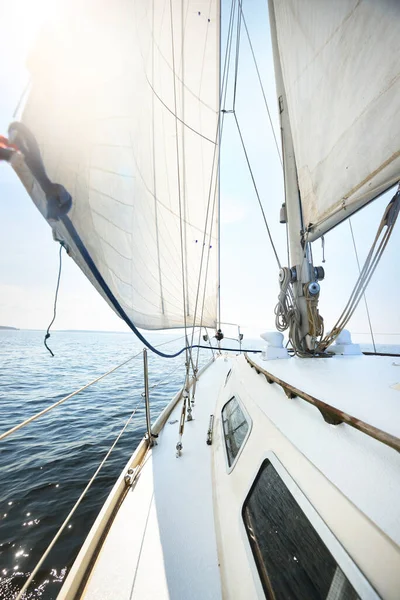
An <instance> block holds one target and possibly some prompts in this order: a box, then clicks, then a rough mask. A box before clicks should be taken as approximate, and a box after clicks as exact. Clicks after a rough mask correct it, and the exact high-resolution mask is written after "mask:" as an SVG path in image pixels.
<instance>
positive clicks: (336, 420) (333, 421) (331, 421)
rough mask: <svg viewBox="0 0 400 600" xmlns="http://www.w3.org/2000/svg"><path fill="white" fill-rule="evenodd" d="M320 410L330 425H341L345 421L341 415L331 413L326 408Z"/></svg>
mask: <svg viewBox="0 0 400 600" xmlns="http://www.w3.org/2000/svg"><path fill="white" fill-rule="evenodd" d="M318 410H319V412H320V413H321V415H322V417H323V419H324V421H325V422H326V423H328V424H329V425H340V424H341V423H343V419H341V418H340V417H337V416H336V415H332V414H329V413H328V412H326V410H322V409H321V408H319V409H318Z"/></svg>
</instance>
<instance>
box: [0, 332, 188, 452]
mask: <svg viewBox="0 0 400 600" xmlns="http://www.w3.org/2000/svg"><path fill="white" fill-rule="evenodd" d="M183 338H185V336H184V335H182V336H180V337H178V338H175V339H173V340H167V341H166V342H162V343H161V344H157V346H156V348H160V347H161V346H166V345H167V344H172V343H173V342H178V341H179V340H182V339H183ZM179 354H182V350H181V351H180V352H178V354H177V356H178V355H179ZM141 355H142V351H140V352H138V353H137V354H134V355H133V356H131V357H130V358H128V359H127V360H125V361H124V362H122V363H120V364H119V365H117V366H116V367H113V368H112V369H110V370H109V371H107V373H103V375H100V377H97V378H96V379H93V380H92V381H90V382H89V383H87V384H86V385H84V386H83V387H81V388H79V389H78V390H75V392H72V393H71V394H68V396H65V397H64V398H61V399H60V400H58V401H57V402H55V403H54V404H52V405H51V406H48V407H47V408H45V409H43V410H42V411H40V412H38V413H36V414H35V415H32V417H29V418H28V419H26V420H25V421H22V423H19V424H18V425H15V427H12V428H11V429H9V430H8V431H5V432H4V433H2V434H1V435H0V441H1V440H3V439H5V438H6V437H8V436H9V435H11V434H12V433H14V432H15V431H18V430H19V429H22V427H25V425H29V423H31V422H32V421H35V420H36V419H38V418H39V417H41V416H43V415H45V414H46V413H48V412H50V411H51V410H53V408H56V407H57V406H59V405H60V404H62V403H63V402H65V401H66V400H69V399H70V398H73V397H74V396H77V395H78V394H79V393H80V392H83V391H84V390H86V389H87V388H88V387H90V386H91V385H93V384H95V383H97V382H98V381H100V380H101V379H104V377H107V375H111V373H114V371H116V370H117V369H120V368H121V367H123V366H125V365H127V364H128V363H129V362H131V361H132V360H133V359H135V358H137V357H138V356H141Z"/></svg>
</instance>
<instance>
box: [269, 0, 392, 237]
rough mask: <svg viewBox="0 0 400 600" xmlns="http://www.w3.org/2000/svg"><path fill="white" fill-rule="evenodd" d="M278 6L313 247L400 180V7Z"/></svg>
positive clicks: (386, 1) (365, 2)
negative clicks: (335, 227) (328, 232)
mask: <svg viewBox="0 0 400 600" xmlns="http://www.w3.org/2000/svg"><path fill="white" fill-rule="evenodd" d="M274 7H275V16H276V27H277V37H278V47H279V53H280V60H281V66H282V72H283V79H284V84H285V91H286V95H287V103H288V110H289V116H290V123H291V130H292V136H293V143H294V150H295V157H296V165H297V173H298V181H299V188H300V194H301V201H302V209H303V217H304V225H305V227H308V226H310V225H311V224H312V229H311V235H310V239H312V238H313V237H314V238H317V237H319V236H320V235H322V234H323V233H324V232H326V231H327V230H328V229H330V228H331V227H332V226H334V225H336V224H337V223H339V222H340V221H342V220H343V219H345V218H346V217H348V216H349V215H350V214H351V213H352V212H354V210H357V209H358V208H360V207H361V206H363V205H364V204H366V203H367V202H369V201H370V200H371V199H373V198H374V197H376V196H377V195H378V194H380V193H381V192H383V191H385V190H386V189H388V188H389V187H390V186H391V185H393V184H395V183H396V181H398V180H399V178H400V36H399V23H400V2H398V0H380V1H379V2H378V1H376V0H338V1H335V2H332V1H329V0H307V1H305V0H274Z"/></svg>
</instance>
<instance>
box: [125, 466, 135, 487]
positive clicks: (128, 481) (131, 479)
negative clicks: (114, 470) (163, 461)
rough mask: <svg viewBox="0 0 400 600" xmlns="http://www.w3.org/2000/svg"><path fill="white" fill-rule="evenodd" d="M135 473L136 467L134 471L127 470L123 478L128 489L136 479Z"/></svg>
mask: <svg viewBox="0 0 400 600" xmlns="http://www.w3.org/2000/svg"><path fill="white" fill-rule="evenodd" d="M137 472H138V467H136V468H135V469H128V471H127V473H126V474H125V477H124V480H125V483H126V485H127V486H128V487H130V486H131V485H132V484H133V482H134V480H135V478H136V474H137Z"/></svg>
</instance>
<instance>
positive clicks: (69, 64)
mask: <svg viewBox="0 0 400 600" xmlns="http://www.w3.org/2000/svg"><path fill="white" fill-rule="evenodd" d="M29 68H30V71H31V80H32V85H31V91H30V93H29V96H28V99H27V102H26V104H25V108H24V111H23V115H22V119H21V120H22V122H23V123H24V124H25V125H26V126H28V127H29V129H30V130H31V131H32V132H33V134H34V136H35V137H36V139H37V141H38V143H39V146H40V150H41V154H42V158H43V162H44V166H45V168H46V171H47V174H48V176H49V178H50V179H51V180H52V181H53V182H56V183H59V184H61V185H63V186H64V187H65V188H66V189H67V190H68V192H69V193H70V194H71V196H72V200H73V205H72V208H71V210H70V212H69V213H68V216H69V218H70V220H71V221H72V223H73V225H74V227H75V229H76V231H77V232H78V234H79V237H80V238H81V240H82V242H83V244H84V246H85V248H86V249H87V251H88V253H89V255H90V256H91V258H92V260H93V262H94V263H95V265H96V267H97V269H98V270H99V272H100V274H101V276H102V277H103V279H104V281H105V282H106V284H107V286H108V288H109V290H110V291H111V293H112V295H113V297H114V298H115V300H116V302H117V303H118V305H119V306H120V307H121V308H122V309H123V311H124V312H125V314H126V315H127V316H128V318H129V319H130V320H131V321H132V322H133V323H134V324H135V325H136V326H138V327H143V328H146V329H162V328H172V327H182V326H183V325H184V324H185V321H186V324H187V325H191V324H193V322H194V320H195V321H196V324H200V317H201V306H202V302H203V295H204V317H203V320H202V323H203V325H205V326H214V325H215V322H216V316H217V291H218V276H219V274H218V222H217V219H218V176H217V166H218V165H217V162H218V114H219V2H218V0H182V1H181V0H171V1H170V0H136V1H135V0H116V1H115V2H112V3H109V2H106V1H100V2H99V1H98V0H96V1H94V0H91V1H85V2H82V3H79V10H78V3H77V2H66V3H64V6H63V10H62V11H61V10H60V12H59V13H58V14H57V17H56V18H55V19H53V20H52V22H51V23H50V24H49V25H48V26H47V27H46V29H45V30H44V31H43V32H42V34H41V36H40V37H39V41H38V43H37V45H36V47H35V49H34V52H33V53H32V55H31V57H30V60H29ZM35 189H37V186H34V187H33V190H32V191H33V192H34V191H35ZM32 195H33V198H34V200H35V201H36V203H37V205H38V207H39V208H40V209H41V210H42V211H43V208H42V206H41V202H40V200H39V199H35V193H32ZM36 196H37V195H36ZM53 227H55V229H56V232H57V235H58V236H59V237H61V238H62V239H63V240H64V241H65V242H66V243H67V245H68V247H69V248H70V251H71V255H72V256H73V258H74V259H75V260H76V262H77V263H78V264H79V266H80V267H81V268H82V270H83V271H84V272H85V274H86V275H87V276H88V277H89V279H90V280H91V281H92V283H93V284H94V285H95V286H96V288H97V289H98V290H99V291H100V292H101V293H102V295H103V296H104V297H105V298H106V299H107V297H106V296H107V295H106V294H104V290H102V289H101V287H100V286H99V284H98V281H96V278H95V277H94V276H93V273H92V272H91V271H90V269H88V268H87V264H85V261H84V260H83V259H82V256H81V254H80V253H79V251H78V250H77V247H76V245H75V243H74V241H73V240H72V239H71V237H70V236H69V235H68V233H67V231H66V229H65V227H64V226H63V225H62V223H57V224H56V225H54V224H53ZM203 249H204V250H203ZM208 254H209V257H208ZM202 255H203V267H202V270H201V273H200V263H201V258H202ZM206 270H207V277H206ZM199 278H200V284H201V285H200V288H199V300H198V310H197V315H196V319H194V311H195V304H196V297H197V294H198V281H199ZM183 280H184V282H183ZM108 301H109V298H108Z"/></svg>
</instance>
